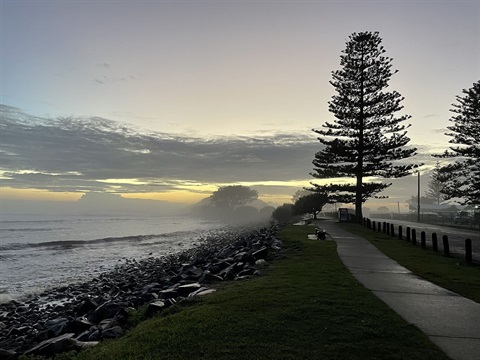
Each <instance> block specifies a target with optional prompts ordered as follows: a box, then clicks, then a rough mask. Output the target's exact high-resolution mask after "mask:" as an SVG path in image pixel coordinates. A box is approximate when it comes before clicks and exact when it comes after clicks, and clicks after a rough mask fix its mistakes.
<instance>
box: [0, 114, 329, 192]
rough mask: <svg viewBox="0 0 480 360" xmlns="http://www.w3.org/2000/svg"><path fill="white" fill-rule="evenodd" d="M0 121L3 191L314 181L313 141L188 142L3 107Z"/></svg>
mask: <svg viewBox="0 0 480 360" xmlns="http://www.w3.org/2000/svg"><path fill="white" fill-rule="evenodd" d="M0 116H1V118H2V124H0V131H1V133H2V141H1V142H0V173H1V174H2V186H7V187H13V188H35V189H44V190H50V191H62V192H63V191H77V192H86V191H117V192H160V191H170V190H175V189H179V188H182V185H184V184H211V183H223V184H228V183H234V182H262V181H268V180H275V181H290V180H296V179H308V178H309V175H308V174H309V172H310V171H311V170H312V167H313V165H312V164H311V161H312V160H313V157H314V154H315V152H316V151H318V150H319V146H320V144H319V143H318V141H316V140H315V138H312V136H310V134H306V135H303V134H285V133H281V132H278V133H272V134H268V135H263V136H252V137H246V136H243V137H233V136H232V137H222V138H219V137H212V138H200V137H194V136H191V137H188V136H180V135H175V134H168V133H160V132H145V131H144V132H142V131H139V130H138V129H136V128H135V127H133V126H129V125H125V124H122V123H119V122H115V121H111V120H107V119H103V118H98V117H90V118H71V117H65V118H55V119H51V118H42V117H34V116H31V115H28V114H25V113H24V112H22V111H20V110H19V109H16V108H12V107H9V106H5V105H0ZM111 179H120V180H119V181H112V180H111ZM108 180H110V181H108Z"/></svg>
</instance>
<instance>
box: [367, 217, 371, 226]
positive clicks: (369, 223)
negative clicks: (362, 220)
mask: <svg viewBox="0 0 480 360" xmlns="http://www.w3.org/2000/svg"><path fill="white" fill-rule="evenodd" d="M371 228H372V222H371V220H370V218H367V229H371Z"/></svg>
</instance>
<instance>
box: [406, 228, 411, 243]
mask: <svg viewBox="0 0 480 360" xmlns="http://www.w3.org/2000/svg"><path fill="white" fill-rule="evenodd" d="M407 241H408V242H410V241H412V240H411V239H410V226H407Z"/></svg>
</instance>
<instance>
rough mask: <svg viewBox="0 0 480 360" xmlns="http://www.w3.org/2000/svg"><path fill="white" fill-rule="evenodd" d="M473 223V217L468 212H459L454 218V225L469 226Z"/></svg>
mask: <svg viewBox="0 0 480 360" xmlns="http://www.w3.org/2000/svg"><path fill="white" fill-rule="evenodd" d="M472 221H473V218H472V216H471V215H470V214H469V213H468V212H466V211H459V212H458V213H457V215H455V217H454V218H453V223H454V224H458V225H469V224H471V223H472Z"/></svg>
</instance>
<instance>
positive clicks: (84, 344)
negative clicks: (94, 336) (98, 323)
mask: <svg viewBox="0 0 480 360" xmlns="http://www.w3.org/2000/svg"><path fill="white" fill-rule="evenodd" d="M70 342H71V343H72V345H73V348H74V349H75V350H83V349H88V348H91V347H93V346H95V345H98V341H79V340H76V339H70Z"/></svg>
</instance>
